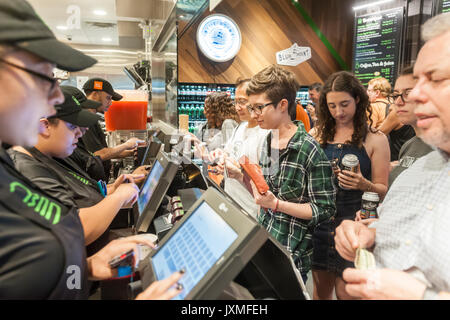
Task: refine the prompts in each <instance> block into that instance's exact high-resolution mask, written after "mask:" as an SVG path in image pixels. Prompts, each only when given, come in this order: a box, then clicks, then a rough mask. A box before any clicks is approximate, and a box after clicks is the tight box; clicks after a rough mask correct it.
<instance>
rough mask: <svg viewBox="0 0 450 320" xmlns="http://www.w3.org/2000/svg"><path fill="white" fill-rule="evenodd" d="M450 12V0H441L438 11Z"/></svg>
mask: <svg viewBox="0 0 450 320" xmlns="http://www.w3.org/2000/svg"><path fill="white" fill-rule="evenodd" d="M446 12H450V0H439V4H438V13H446Z"/></svg>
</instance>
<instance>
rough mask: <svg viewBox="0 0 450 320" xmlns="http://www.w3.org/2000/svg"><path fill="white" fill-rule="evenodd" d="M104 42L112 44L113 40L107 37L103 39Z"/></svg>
mask: <svg viewBox="0 0 450 320" xmlns="http://www.w3.org/2000/svg"><path fill="white" fill-rule="evenodd" d="M102 41H104V42H111V41H112V39H111V38H107V37H105V38H102Z"/></svg>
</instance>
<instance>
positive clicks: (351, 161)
mask: <svg viewBox="0 0 450 320" xmlns="http://www.w3.org/2000/svg"><path fill="white" fill-rule="evenodd" d="M358 164H359V160H358V157H357V156H355V155H354V154H351V153H349V154H346V155H345V156H344V157H343V158H342V161H341V169H342V170H347V171H352V172H355V173H356V172H357V171H358ZM339 187H341V189H344V190H349V189H347V188H344V187H342V186H341V184H339Z"/></svg>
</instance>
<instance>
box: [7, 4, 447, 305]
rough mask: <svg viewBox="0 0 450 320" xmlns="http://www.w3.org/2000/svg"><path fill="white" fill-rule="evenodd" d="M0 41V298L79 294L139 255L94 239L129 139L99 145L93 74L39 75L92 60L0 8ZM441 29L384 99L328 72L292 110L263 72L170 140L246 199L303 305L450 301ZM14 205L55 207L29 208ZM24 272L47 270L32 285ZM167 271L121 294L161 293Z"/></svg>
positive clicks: (116, 186) (20, 12)
mask: <svg viewBox="0 0 450 320" xmlns="http://www.w3.org/2000/svg"><path fill="white" fill-rule="evenodd" d="M19 17H20V18H19ZM24 17H25V18H24ZM24 21H26V23H25V22H24ZM24 29H26V30H27V31H28V32H23V30H24ZM0 30H8V32H7V33H5V32H1V31H0V83H1V85H0V94H1V95H2V96H8V99H2V100H1V101H0V140H1V142H2V143H4V144H5V145H8V146H10V147H9V148H8V150H6V149H5V148H4V147H3V146H2V148H1V149H0V152H1V153H0V160H1V164H0V176H1V180H0V185H1V189H2V190H1V193H0V226H1V228H0V243H2V249H1V250H0V298H2V299H14V298H32V299H86V298H87V297H88V296H89V293H90V292H91V291H92V290H93V289H94V288H95V281H98V280H105V279H109V278H111V277H113V276H115V275H116V272H117V271H116V270H114V269H111V268H110V266H109V265H108V261H109V260H111V259H112V258H113V257H115V256H117V255H118V254H122V253H123V252H125V251H127V250H129V249H134V250H136V248H137V247H136V246H137V244H141V245H147V246H150V247H153V243H151V242H150V241H149V240H146V239H145V238H142V237H127V238H121V239H118V240H114V241H111V242H109V243H108V230H109V225H110V223H111V221H112V220H113V219H114V217H115V215H116V214H117V213H118V211H119V210H120V209H121V208H123V207H128V206H130V205H131V204H133V203H134V202H135V201H136V199H137V196H138V192H139V187H138V185H139V184H140V183H141V182H142V181H143V180H144V178H145V176H146V174H147V168H145V167H140V168H138V169H137V170H136V171H135V172H133V174H130V175H122V176H119V177H118V178H117V179H116V180H115V181H114V182H113V183H110V184H108V181H109V180H110V179H109V178H110V177H109V173H110V169H109V166H110V162H109V161H110V160H111V159H116V158H122V157H126V156H129V155H131V154H133V152H134V151H135V148H136V147H137V145H138V143H139V142H140V141H139V140H138V139H135V138H133V139H130V140H128V141H126V142H125V143H123V144H122V145H119V146H117V147H114V148H110V147H108V145H107V144H106V140H105V135H104V133H103V132H102V130H101V128H100V127H99V125H98V116H97V115H96V113H97V112H105V111H107V109H108V107H109V106H110V105H111V100H120V99H121V98H122V97H121V96H120V95H119V94H118V93H117V92H115V91H114V89H113V87H112V85H111V84H110V83H109V82H108V81H106V80H105V79H101V78H95V79H91V80H89V81H88V82H87V83H86V84H85V86H84V88H83V89H84V93H83V92H82V91H80V90H78V89H77V88H74V87H70V86H61V87H60V86H59V83H58V82H57V80H56V79H55V78H53V77H52V70H53V68H54V67H55V66H57V67H58V68H60V69H63V70H68V71H77V70H83V69H85V68H88V67H90V66H92V65H93V64H94V63H95V62H96V61H95V60H94V59H93V58H91V57H89V56H86V55H84V54H83V53H81V52H79V51H77V50H74V49H72V48H70V47H68V46H66V45H64V44H62V43H61V42H59V41H57V40H56V38H55V36H54V35H53V33H52V32H51V31H50V30H49V29H48V27H46V26H45V24H44V23H43V22H42V20H41V19H40V18H39V17H38V16H37V15H36V13H35V12H34V10H33V9H32V8H31V6H29V4H28V3H27V2H26V1H23V0H14V1H13V0H0ZM448 30H450V19H449V14H447V15H445V14H442V15H439V16H437V17H435V18H433V19H431V20H429V21H428V22H427V23H426V24H425V25H424V27H423V33H424V37H425V38H426V39H427V42H426V44H425V45H424V47H423V48H422V49H421V51H420V52H419V56H418V59H417V61H416V64H415V66H414V67H413V68H406V69H404V70H403V71H402V72H401V74H400V76H399V77H398V79H397V81H396V83H395V86H394V90H393V92H390V91H391V89H390V87H389V88H388V86H387V85H383V83H384V82H383V80H377V79H375V80H374V81H372V82H371V83H369V88H368V89H367V90H366V89H365V88H364V87H363V86H362V84H361V83H360V81H359V80H358V79H357V78H356V77H355V76H354V75H353V74H351V73H349V72H345V71H342V72H337V73H334V74H332V75H331V76H330V77H329V78H328V79H327V80H326V81H325V83H324V84H323V85H320V84H314V85H313V86H311V88H310V89H311V90H310V91H315V92H312V93H313V94H312V95H311V97H312V101H313V105H309V106H308V107H307V110H303V108H301V109H300V110H299V105H298V103H297V101H296V92H297V90H298V88H299V84H298V82H297V80H296V79H295V75H294V74H293V73H292V72H290V71H287V70H285V69H283V68H281V67H279V66H276V65H272V66H268V67H266V68H264V69H263V70H261V71H260V72H258V73H257V74H255V75H253V76H252V77H251V78H249V79H239V80H238V82H237V84H236V95H235V100H234V101H232V100H231V99H230V97H229V96H227V95H226V94H223V93H214V94H212V95H211V96H208V97H207V98H206V101H205V116H206V118H207V123H206V124H205V125H204V127H203V128H201V130H198V135H197V136H194V135H189V136H187V137H186V138H189V139H191V140H192V141H193V142H194V144H195V147H196V151H197V153H196V154H197V155H198V156H199V157H201V158H203V159H204V160H207V161H209V162H210V163H214V164H215V167H214V168H215V172H214V174H215V175H218V176H224V177H225V178H224V179H223V180H222V181H223V183H224V185H225V187H226V185H227V184H229V185H233V186H240V188H241V189H240V190H244V191H245V192H247V193H248V194H249V195H250V196H245V195H244V194H240V193H239V192H236V193H235V194H234V196H236V197H243V199H245V201H251V202H252V204H253V208H256V212H255V216H256V218H257V219H258V222H259V223H260V224H261V225H262V226H263V227H264V228H266V229H267V231H268V232H269V233H270V234H271V235H272V236H273V237H274V238H275V239H276V240H277V241H279V242H280V244H282V245H283V246H284V247H285V248H286V249H287V250H288V251H289V253H290V254H291V256H292V259H293V261H294V264H295V266H296V268H297V269H298V270H299V272H300V274H301V276H302V278H303V281H304V282H306V281H307V278H308V274H309V272H310V271H312V278H313V279H312V280H313V283H314V298H315V299H331V298H332V296H333V292H335V293H336V296H337V297H338V298H339V299H359V298H368V299H371V298H374V299H389V298H394V299H409V298H413V299H421V298H423V299H437V298H445V297H448V296H449V295H450V293H449V292H450V272H448V271H447V269H448V268H447V265H448V262H450V261H448V260H449V257H450V254H449V253H450V252H448V250H449V249H448V248H450V246H448V245H447V242H448V241H447V240H446V239H448V237H446V232H447V230H448V229H447V228H446V227H447V226H450V217H449V215H448V209H447V208H448V207H449V205H450V194H449V193H448V192H447V191H448V190H449V189H450V164H449V156H450V112H449V111H448V108H446V103H447V101H448V99H449V98H450V96H449V92H450V84H449V83H448V81H450V80H448V79H449V78H450V62H449V61H450V59H448V58H449V57H450V45H448V43H450V31H448ZM44 46H45V48H46V50H43V49H42V48H43V47H44ZM68 57H70V59H68ZM380 103H383V104H384V105H385V106H384V107H380ZM374 110H375V111H374ZM311 128H312V129H311ZM402 128H407V129H408V130H406V129H402ZM408 134H409V135H408ZM416 134H417V136H415V135H416ZM407 138H408V139H407ZM402 139H403V140H402ZM242 156H247V158H248V159H249V161H251V162H253V163H258V164H259V165H260V166H261V171H262V174H263V176H264V179H265V181H266V182H267V184H268V186H269V191H267V192H266V193H264V194H260V193H259V192H258V189H257V188H256V186H255V185H254V183H253V181H251V180H249V179H248V178H247V176H245V175H244V174H243V173H242V171H241V165H240V159H241V157H242ZM351 157H353V160H354V161H356V162H355V165H354V166H353V167H348V166H347V165H346V161H345V160H346V159H349V158H351ZM225 189H227V188H225ZM231 189H234V188H231ZM388 189H389V190H388ZM364 193H373V194H376V195H377V196H378V199H379V200H380V203H381V204H380V207H379V209H378V215H379V217H376V218H372V219H363V217H362V215H361V213H360V209H361V200H362V196H363V194H364ZM29 194H33V195H34V197H35V198H36V199H45V201H46V203H47V202H48V203H51V205H50V206H49V207H54V208H57V210H53V211H51V210H50V211H49V210H47V211H48V212H45V213H42V210H44V209H43V208H37V207H35V206H33V205H32V204H30V202H27V199H28V197H27V195H29ZM424 195H426V196H424ZM41 202H42V200H41ZM41 209H42V210H41ZM45 209H47V206H46V208H45ZM433 212H434V213H436V214H434V215H433ZM358 248H366V249H368V250H371V251H373V253H374V256H375V259H376V263H377V269H376V270H370V271H366V270H357V269H355V266H354V263H353V261H354V259H355V254H356V250H357V249H358ZM31 253H33V254H31ZM17 261H20V263H19V264H18V263H17ZM267 263H270V261H267ZM70 265H77V266H80V268H81V271H82V272H81V274H82V286H81V289H80V290H68V288H67V286H66V282H67V280H68V279H67V277H68V274H67V273H66V272H65V270H66V269H67V267H68V266H70ZM38 269H45V270H51V271H52V272H49V273H48V274H50V275H49V276H48V277H46V278H45V279H44V278H43V277H42V278H39V277H34V276H33V274H34V272H32V271H33V270H38ZM183 273H184V270H180V271H179V272H176V273H175V274H173V275H172V276H170V277H169V278H167V279H165V280H162V281H157V282H154V283H153V284H152V285H151V286H150V287H149V288H147V290H145V291H144V292H143V293H141V294H140V295H139V296H138V297H137V298H138V299H171V298H173V297H175V296H176V295H178V294H179V293H180V291H181V290H183V288H182V287H181V286H177V281H178V280H179V279H180V278H181V277H182V276H183Z"/></svg>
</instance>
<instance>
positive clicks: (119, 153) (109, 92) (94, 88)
mask: <svg viewBox="0 0 450 320" xmlns="http://www.w3.org/2000/svg"><path fill="white" fill-rule="evenodd" d="M83 90H84V92H85V93H86V96H87V98H88V99H90V100H93V101H97V102H100V103H101V105H100V106H99V107H97V108H95V109H94V108H90V111H91V112H93V113H95V112H100V113H105V112H106V111H108V108H109V107H110V106H111V104H112V100H114V101H119V100H121V99H122V98H123V97H122V96H121V95H120V94H118V93H117V92H115V91H114V89H113V87H112V85H111V83H109V82H108V81H106V80H105V79H102V78H92V79H89V80H88V81H86V83H85V84H84V85H83ZM139 142H143V141H141V140H139V139H137V138H131V139H129V140H128V141H126V142H125V143H122V144H120V145H118V146H116V147H111V148H110V147H108V144H107V143H106V136H105V134H104V132H103V130H102V128H101V127H100V124H99V123H96V124H95V125H93V126H91V127H90V128H89V130H88V132H86V134H85V135H84V136H83V137H82V139H81V141H80V143H79V145H80V146H81V147H84V148H86V149H87V150H88V151H90V152H92V153H93V154H94V155H96V156H99V157H100V158H101V159H102V161H103V164H104V167H105V175H106V177H107V178H109V173H110V169H111V161H110V160H111V159H120V158H124V157H128V156H133V151H134V150H135V149H136V147H137V145H138V143H139ZM74 160H75V159H74Z"/></svg>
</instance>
